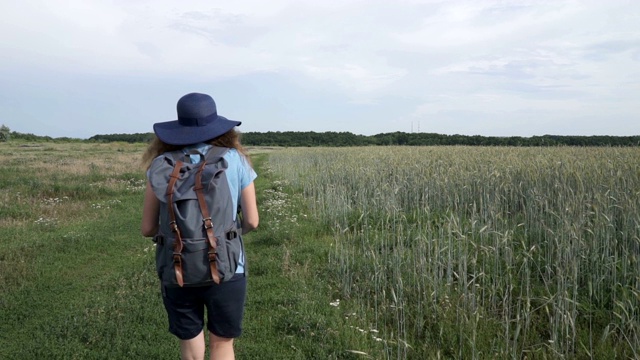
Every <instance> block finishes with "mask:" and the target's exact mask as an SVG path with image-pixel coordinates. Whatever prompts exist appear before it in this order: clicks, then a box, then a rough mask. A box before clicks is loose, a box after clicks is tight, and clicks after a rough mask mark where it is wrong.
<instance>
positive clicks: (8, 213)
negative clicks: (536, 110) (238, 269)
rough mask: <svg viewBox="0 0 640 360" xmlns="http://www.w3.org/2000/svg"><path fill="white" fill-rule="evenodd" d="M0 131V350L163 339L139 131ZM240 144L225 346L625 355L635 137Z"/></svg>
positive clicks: (95, 354)
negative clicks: (75, 135)
mask: <svg viewBox="0 0 640 360" xmlns="http://www.w3.org/2000/svg"><path fill="white" fill-rule="evenodd" d="M20 145H21V144H20V143H17V142H8V143H0V164H2V165H0V319H2V321H0V359H176V358H178V356H179V351H178V342H177V340H176V339H175V338H174V337H173V336H172V335H170V334H169V333H168V331H167V320H166V314H165V311H164V308H163V306H162V302H161V297H160V292H159V284H158V280H157V278H156V276H155V271H154V256H153V252H154V248H153V246H152V243H151V241H150V240H149V239H145V238H143V237H142V236H141V235H140V234H139V224H140V218H141V206H142V197H143V188H144V181H145V180H144V171H143V169H140V168H139V167H138V161H139V160H138V159H139V157H140V155H141V152H142V150H143V146H142V145H130V144H79V143H73V144H64V143H60V144H59V143H50V144H47V145H46V146H32V147H22V146H20ZM366 150H367V151H362V149H357V148H356V149H320V148H317V149H316V148H314V149H294V150H286V149H279V150H277V151H272V152H269V153H257V152H256V153H255V155H254V157H253V161H254V165H255V167H256V169H257V172H258V173H259V177H258V179H257V180H256V189H257V195H258V202H259V209H260V217H261V221H260V227H259V229H258V230H257V231H255V232H253V233H251V234H248V236H247V237H246V239H245V240H246V248H247V261H248V271H249V278H248V279H249V282H248V295H247V304H246V312H245V322H244V334H243V336H242V337H241V338H239V339H238V340H237V342H236V354H237V356H238V358H240V359H358V358H376V359H378V358H379V359H423V358H426V359H429V358H464V359H466V358H477V359H492V358H524V357H527V358H590V357H593V358H607V357H609V356H615V357H617V358H621V359H625V358H632V357H633V356H634V354H636V352H637V348H638V346H637V345H638V344H639V343H640V340H639V339H638V335H639V333H640V331H639V329H640V327H639V324H638V301H640V300H639V299H640V298H639V297H638V286H637V284H638V279H640V277H639V275H638V271H640V269H639V268H638V257H637V253H638V252H637V251H638V249H640V233H639V232H638V231H639V230H640V227H639V224H640V215H639V214H640V193H638V191H637V189H638V184H640V179H639V178H638V176H640V172H638V164H639V163H640V152H638V150H637V149H597V150H596V149H573V148H566V149H503V148H473V149H472V150H473V151H469V150H471V149H470V148H464V147H456V148H444V147H443V148H373V147H372V148H367V149H366Z"/></svg>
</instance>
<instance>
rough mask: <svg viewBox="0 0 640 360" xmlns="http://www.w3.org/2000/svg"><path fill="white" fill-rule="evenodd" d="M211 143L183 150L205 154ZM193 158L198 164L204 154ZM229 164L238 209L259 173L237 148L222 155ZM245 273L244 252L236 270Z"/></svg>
mask: <svg viewBox="0 0 640 360" xmlns="http://www.w3.org/2000/svg"><path fill="white" fill-rule="evenodd" d="M210 148H211V145H209V144H204V143H200V144H195V145H191V146H187V147H185V148H184V149H183V150H182V151H184V153H185V154H188V153H189V152H190V151H191V150H194V149H197V150H198V151H199V152H200V153H202V154H205V153H206V152H207V151H208V150H209V149H210ZM189 157H190V158H191V163H192V164H197V163H199V162H200V161H202V156H200V155H199V154H196V155H189ZM222 157H223V158H224V159H225V160H226V161H227V164H228V168H227V171H226V172H225V173H226V175H227V181H228V182H229V189H230V190H231V194H232V195H234V194H235V195H236V196H232V199H233V208H234V209H237V208H238V204H240V203H241V201H242V190H243V189H244V188H246V187H247V186H249V184H251V183H252V182H253V180H255V179H256V178H257V177H258V174H256V172H255V171H254V170H253V168H252V167H251V165H250V164H249V162H248V161H247V159H246V158H245V157H244V156H242V154H240V153H239V152H238V150H236V149H229V151H227V152H226V153H225V154H224V156H222ZM233 219H234V220H235V219H236V212H235V211H234V212H233ZM242 273H244V253H241V254H240V259H239V261H238V269H237V270H236V274H242Z"/></svg>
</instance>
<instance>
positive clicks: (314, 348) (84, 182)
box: [0, 142, 365, 359]
mask: <svg viewBox="0 0 640 360" xmlns="http://www.w3.org/2000/svg"><path fill="white" fill-rule="evenodd" d="M141 150H142V147H141V146H139V145H128V144H119V145H118V148H117V149H116V148H114V147H113V146H110V145H108V144H100V145H83V144H52V145H48V146H47V147H29V148H23V147H20V146H19V144H18V143H16V142H9V143H4V144H0V158H2V160H4V161H3V162H2V164H6V165H2V168H0V170H1V171H0V174H1V175H0V198H1V199H2V200H3V201H2V203H1V204H2V205H1V206H0V214H2V218H0V318H1V319H2V321H1V322H0V358H2V359H176V358H178V356H179V351H178V343H177V340H176V339H175V338H174V337H173V336H172V335H170V334H169V333H168V331H167V327H168V324H167V321H166V314H165V311H164V308H163V306H162V302H161V297H160V294H159V284H158V280H157V278H156V277H155V271H154V257H153V251H154V248H153V246H152V243H151V241H150V240H149V239H145V238H143V237H142V236H141V235H140V233H139V224H140V219H141V213H140V212H141V205H142V196H143V190H142V187H141V185H144V176H143V174H144V172H143V170H142V169H138V168H137V167H138V164H137V161H138V160H137V159H138V158H139V156H140V154H141ZM20 159H21V160H20ZM58 159H65V160H64V161H60V160H58ZM55 161H59V163H57V164H55V166H51V165H50V164H51V162H55ZM254 162H255V165H256V168H257V171H258V173H259V174H260V177H259V178H258V180H257V181H256V187H257V192H258V199H259V202H260V211H261V225H260V228H259V229H258V230H257V231H255V232H254V233H252V234H249V235H248V236H247V237H246V242H247V245H246V247H247V252H248V254H247V257H248V259H247V260H248V265H249V285H248V286H249V288H248V297H247V305H246V313H245V322H244V335H243V336H242V337H241V338H240V339H238V340H237V343H236V353H237V356H238V358H244V359H312V358H322V359H327V358H328V359H331V358H334V359H337V358H340V359H343V358H346V359H348V358H351V357H353V356H357V355H354V354H353V353H350V352H348V351H347V350H350V349H352V346H364V345H365V344H364V343H362V341H361V340H362V339H361V337H360V336H353V334H347V336H345V334H344V333H343V329H344V328H345V327H346V325H345V313H346V309H344V308H342V307H333V306H331V305H330V304H329V303H330V302H331V301H333V297H334V296H335V294H336V293H337V291H336V290H335V289H333V288H332V284H335V279H333V277H334V274H332V273H331V269H330V268H329V267H328V263H327V258H328V253H329V250H330V242H331V240H332V235H331V232H330V231H328V230H327V229H323V228H322V227H321V226H320V225H319V224H318V222H316V221H315V220H314V219H311V218H310V217H305V216H304V215H305V212H306V203H305V202H304V201H303V200H302V198H301V197H295V196H292V195H291V194H289V193H286V192H285V189H284V188H283V187H282V186H280V185H278V181H277V180H278V179H276V178H274V177H273V176H272V174H271V173H270V172H269V171H268V170H267V167H266V162H267V156H266V155H257V156H255V157H254ZM20 164H22V165H20ZM24 164H28V165H24ZM18 168H19V169H20V171H16V169H18ZM274 197H279V198H285V201H284V202H281V203H278V202H274V201H273V200H274ZM262 204H265V206H262ZM278 204H279V205H278ZM350 330H351V329H350ZM350 333H353V331H350Z"/></svg>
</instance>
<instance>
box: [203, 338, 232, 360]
mask: <svg viewBox="0 0 640 360" xmlns="http://www.w3.org/2000/svg"><path fill="white" fill-rule="evenodd" d="M209 348H210V350H211V353H210V360H235V358H236V356H235V353H234V352H233V339H232V338H223V337H220V336H216V335H213V333H209Z"/></svg>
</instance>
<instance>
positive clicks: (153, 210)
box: [140, 181, 160, 237]
mask: <svg viewBox="0 0 640 360" xmlns="http://www.w3.org/2000/svg"><path fill="white" fill-rule="evenodd" d="M159 211H160V201H159V200H158V198H157V197H156V194H154V193H153V189H151V184H150V183H149V182H148V181H147V189H146V190H145V192H144V204H143V206H142V226H140V231H141V232H142V236H146V237H152V236H155V235H156V234H157V233H158V216H159Z"/></svg>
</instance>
